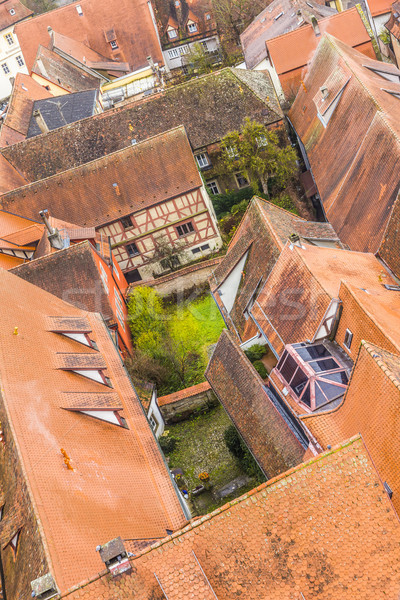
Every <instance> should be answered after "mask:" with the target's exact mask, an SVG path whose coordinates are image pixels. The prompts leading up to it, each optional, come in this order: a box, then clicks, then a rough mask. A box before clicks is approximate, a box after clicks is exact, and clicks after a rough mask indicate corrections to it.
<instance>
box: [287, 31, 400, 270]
mask: <svg viewBox="0 0 400 600" xmlns="http://www.w3.org/2000/svg"><path fill="white" fill-rule="evenodd" d="M336 72H344V73H345V74H346V76H347V79H349V81H348V83H347V85H346V87H345V88H344V89H343V93H342V95H341V96H340V98H339V101H338V104H337V106H336V108H335V110H334V112H333V114H332V116H331V118H330V120H329V122H328V124H327V126H326V128H324V127H323V125H322V123H321V121H320V119H319V117H318V114H317V107H316V104H315V99H316V97H318V94H320V88H321V87H322V86H327V82H328V81H329V80H330V79H331V78H332V76H333V74H334V73H336ZM379 73H381V75H380V74H379ZM399 76H400V71H399V70H398V69H396V67H394V65H386V64H385V63H382V62H378V61H374V60H369V59H368V58H366V57H365V56H363V55H362V54H360V53H358V52H357V51H356V50H354V49H352V48H349V47H348V46H346V45H345V44H343V43H342V42H340V41H338V40H337V39H334V38H332V37H331V36H325V37H324V38H323V39H322V41H321V43H320V45H319V47H318V51H317V52H316V54H315V56H314V58H313V61H312V63H311V65H310V68H309V72H308V75H307V78H306V79H305V82H304V83H305V88H301V89H300V91H299V93H298V96H297V98H296V101H295V103H294V104H293V106H292V108H291V110H290V113H289V116H290V120H291V122H292V123H293V126H294V127H295V129H296V131H297V134H298V135H299V137H300V138H301V140H302V143H303V144H304V147H305V149H306V152H307V155H308V159H309V161H310V163H311V169H312V171H313V175H314V178H315V181H316V184H317V187H318V191H319V194H320V197H321V200H322V204H323V207H324V209H325V213H326V216H327V218H328V220H329V221H330V222H331V223H332V225H333V227H334V228H335V230H336V231H337V233H338V235H339V237H340V239H341V240H342V241H343V242H344V243H346V244H348V245H349V246H350V248H351V249H353V250H358V251H362V252H374V253H375V252H377V251H378V250H379V249H380V247H381V246H382V245H383V247H384V249H383V252H382V258H384V260H385V261H386V262H387V263H388V264H389V266H391V268H392V269H394V270H396V269H397V270H399V255H398V252H397V245H398V243H397V241H396V240H397V238H396V231H397V229H398V226H397V221H398V208H396V204H395V201H396V198H397V195H398V191H399V180H398V176H397V173H398V171H399V168H400V141H399V140H400V125H399V119H398V111H399V98H398V97H396V96H394V95H393V94H396V93H397V94H399V93H400V84H399V83H395V79H396V77H397V78H399ZM388 79H389V80H388ZM390 79H392V81H390ZM389 92H392V93H389ZM331 98H332V96H331ZM355 123H357V126H355V125H354V124H355ZM328 164H329V168H328ZM391 223H393V227H392V225H391ZM387 228H388V229H387ZM385 230H387V232H385ZM386 233H387V235H385V234H386ZM385 238H386V239H385Z"/></svg>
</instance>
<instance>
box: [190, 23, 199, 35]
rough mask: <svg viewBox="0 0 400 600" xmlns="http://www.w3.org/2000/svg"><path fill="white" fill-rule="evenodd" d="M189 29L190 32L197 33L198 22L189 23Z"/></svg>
mask: <svg viewBox="0 0 400 600" xmlns="http://www.w3.org/2000/svg"><path fill="white" fill-rule="evenodd" d="M188 30H189V33H196V31H197V25H196V23H188Z"/></svg>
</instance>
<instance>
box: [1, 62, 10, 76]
mask: <svg viewBox="0 0 400 600" xmlns="http://www.w3.org/2000/svg"><path fill="white" fill-rule="evenodd" d="M1 68H2V69H3V71H4V74H5V75H8V74H9V72H10V69H9V68H8V65H7V63H2V65H1Z"/></svg>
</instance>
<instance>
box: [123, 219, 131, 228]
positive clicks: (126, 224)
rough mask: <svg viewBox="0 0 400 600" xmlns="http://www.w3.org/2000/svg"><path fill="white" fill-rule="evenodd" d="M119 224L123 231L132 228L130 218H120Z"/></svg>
mask: <svg viewBox="0 0 400 600" xmlns="http://www.w3.org/2000/svg"><path fill="white" fill-rule="evenodd" d="M121 223H122V227H123V228H124V229H129V227H132V221H131V218H130V217H122V219H121Z"/></svg>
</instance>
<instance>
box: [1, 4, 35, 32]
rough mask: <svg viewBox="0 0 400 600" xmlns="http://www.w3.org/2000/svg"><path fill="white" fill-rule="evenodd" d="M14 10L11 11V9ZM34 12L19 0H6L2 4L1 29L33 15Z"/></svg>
mask: <svg viewBox="0 0 400 600" xmlns="http://www.w3.org/2000/svg"><path fill="white" fill-rule="evenodd" d="M11 9H13V10H14V12H13V13H11V12H10V10H11ZM32 15H33V12H32V11H31V10H30V9H29V8H28V7H27V6H25V4H23V3H22V2H20V1H19V0H6V1H5V2H2V3H1V4H0V31H3V29H7V28H8V27H11V25H15V23H19V21H22V20H23V19H27V18H28V17H30V16H32Z"/></svg>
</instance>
